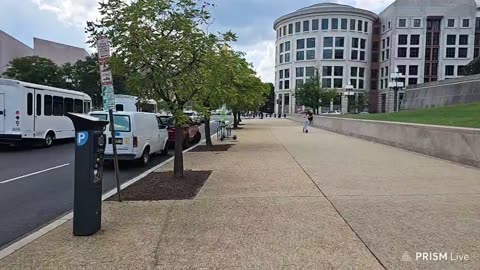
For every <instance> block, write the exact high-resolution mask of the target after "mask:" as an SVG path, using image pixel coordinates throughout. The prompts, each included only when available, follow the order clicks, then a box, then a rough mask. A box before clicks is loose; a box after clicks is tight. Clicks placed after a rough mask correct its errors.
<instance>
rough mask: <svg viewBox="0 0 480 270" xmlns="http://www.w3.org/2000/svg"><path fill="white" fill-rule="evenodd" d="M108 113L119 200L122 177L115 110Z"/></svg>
mask: <svg viewBox="0 0 480 270" xmlns="http://www.w3.org/2000/svg"><path fill="white" fill-rule="evenodd" d="M108 115H109V116H110V133H111V135H112V148H113V164H114V167H115V179H116V180H117V196H118V201H119V202H121V201H122V196H121V194H120V191H121V188H120V178H119V168H118V156H117V142H116V140H115V128H114V127H115V123H114V120H113V110H112V109H109V110H108Z"/></svg>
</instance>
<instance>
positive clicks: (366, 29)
mask: <svg viewBox="0 0 480 270" xmlns="http://www.w3.org/2000/svg"><path fill="white" fill-rule="evenodd" d="M363 31H364V32H365V33H367V32H368V22H365V23H364V27H363Z"/></svg>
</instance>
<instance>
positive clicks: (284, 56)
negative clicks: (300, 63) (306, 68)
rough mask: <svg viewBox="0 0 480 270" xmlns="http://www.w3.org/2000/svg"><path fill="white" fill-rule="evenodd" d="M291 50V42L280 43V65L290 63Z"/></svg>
mask: <svg viewBox="0 0 480 270" xmlns="http://www.w3.org/2000/svg"><path fill="white" fill-rule="evenodd" d="M290 49H291V43H290V41H287V42H284V43H280V57H279V58H280V64H283V63H289V62H290Z"/></svg>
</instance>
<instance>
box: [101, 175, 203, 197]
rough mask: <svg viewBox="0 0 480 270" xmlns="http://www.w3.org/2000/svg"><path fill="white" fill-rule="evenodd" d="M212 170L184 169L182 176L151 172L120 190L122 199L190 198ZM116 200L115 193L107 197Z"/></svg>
mask: <svg viewBox="0 0 480 270" xmlns="http://www.w3.org/2000/svg"><path fill="white" fill-rule="evenodd" d="M211 174H212V171H185V172H184V176H183V177H182V178H175V177H174V176H173V172H157V173H151V174H149V175H148V176H147V177H145V178H143V179H142V180H140V181H138V182H136V183H135V184H133V185H131V186H129V187H127V188H126V189H124V190H122V200H124V201H162V200H191V199H193V198H195V196H196V195H197V193H198V192H199V191H200V189H201V188H202V187H203V185H204V184H205V182H206V181H207V179H208V177H210V175H211ZM107 200H108V201H116V200H117V195H113V196H112V197H110V198H108V199H107Z"/></svg>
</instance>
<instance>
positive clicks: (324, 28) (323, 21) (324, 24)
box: [322, 19, 328, 30]
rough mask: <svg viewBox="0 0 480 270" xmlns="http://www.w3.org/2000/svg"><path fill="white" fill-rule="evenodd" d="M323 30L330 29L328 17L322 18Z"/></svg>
mask: <svg viewBox="0 0 480 270" xmlns="http://www.w3.org/2000/svg"><path fill="white" fill-rule="evenodd" d="M322 30H328V19H322Z"/></svg>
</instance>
